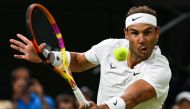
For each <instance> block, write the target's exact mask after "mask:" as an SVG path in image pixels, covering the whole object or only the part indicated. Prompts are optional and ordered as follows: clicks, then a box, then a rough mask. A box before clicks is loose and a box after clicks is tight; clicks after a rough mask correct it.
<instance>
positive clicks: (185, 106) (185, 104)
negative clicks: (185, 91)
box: [178, 100, 190, 109]
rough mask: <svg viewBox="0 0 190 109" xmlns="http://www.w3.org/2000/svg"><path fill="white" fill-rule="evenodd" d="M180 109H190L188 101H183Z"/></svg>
mask: <svg viewBox="0 0 190 109" xmlns="http://www.w3.org/2000/svg"><path fill="white" fill-rule="evenodd" d="M178 107H179V109H190V102H189V101H187V100H183V101H182V102H181V103H180V104H179V106H178Z"/></svg>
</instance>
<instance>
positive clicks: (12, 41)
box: [10, 39, 26, 49]
mask: <svg viewBox="0 0 190 109" xmlns="http://www.w3.org/2000/svg"><path fill="white" fill-rule="evenodd" d="M10 42H11V43H12V44H15V45H17V46H19V47H21V48H23V49H24V48H25V46H26V45H25V44H24V43H22V42H20V41H17V40H15V39H10Z"/></svg>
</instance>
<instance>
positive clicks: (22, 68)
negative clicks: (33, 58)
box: [11, 66, 30, 82]
mask: <svg viewBox="0 0 190 109" xmlns="http://www.w3.org/2000/svg"><path fill="white" fill-rule="evenodd" d="M19 70H26V71H27V72H28V75H29V76H30V71H29V69H28V68H26V67H25V66H20V67H17V68H15V69H13V70H12V72H11V80H12V82H14V81H15V80H16V79H17V78H16V74H17V73H18V71H19Z"/></svg>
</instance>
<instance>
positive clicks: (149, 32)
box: [144, 31, 152, 36]
mask: <svg viewBox="0 0 190 109" xmlns="http://www.w3.org/2000/svg"><path fill="white" fill-rule="evenodd" d="M151 33H152V31H145V32H144V35H145V36H148V35H149V34H151Z"/></svg>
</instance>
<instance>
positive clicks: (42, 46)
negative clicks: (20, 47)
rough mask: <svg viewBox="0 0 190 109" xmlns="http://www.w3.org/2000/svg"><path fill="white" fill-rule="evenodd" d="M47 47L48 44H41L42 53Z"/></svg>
mask: <svg viewBox="0 0 190 109" xmlns="http://www.w3.org/2000/svg"><path fill="white" fill-rule="evenodd" d="M46 45H47V44H46V43H42V44H40V48H41V50H42V51H43V50H44V49H45V47H46Z"/></svg>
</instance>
